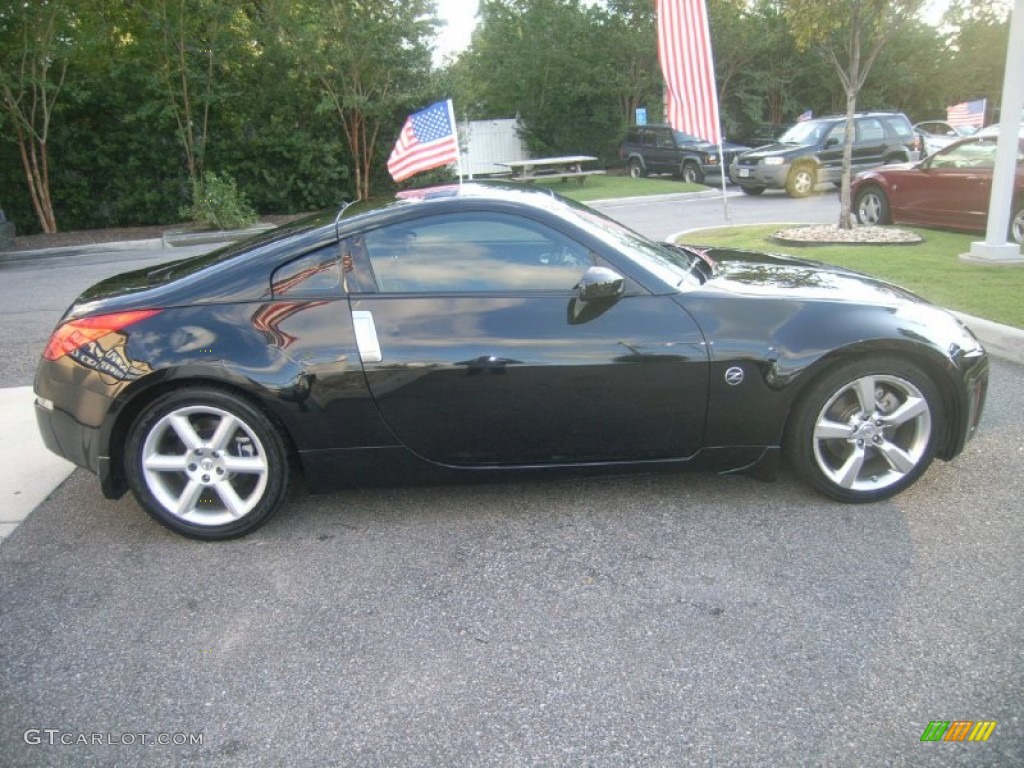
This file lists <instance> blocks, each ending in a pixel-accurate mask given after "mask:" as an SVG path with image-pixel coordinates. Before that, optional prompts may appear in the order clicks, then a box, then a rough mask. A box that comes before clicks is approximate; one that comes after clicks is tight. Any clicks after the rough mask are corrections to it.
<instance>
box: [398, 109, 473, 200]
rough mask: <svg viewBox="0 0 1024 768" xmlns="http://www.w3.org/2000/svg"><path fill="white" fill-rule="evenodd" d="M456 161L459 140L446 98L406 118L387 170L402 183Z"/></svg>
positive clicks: (457, 158)
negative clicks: (418, 174) (421, 173)
mask: <svg viewBox="0 0 1024 768" xmlns="http://www.w3.org/2000/svg"><path fill="white" fill-rule="evenodd" d="M458 162H459V137H458V134H457V133H456V131H455V112H454V110H453V109H452V100H451V99H448V100H447V101H439V102H437V103H436V104H431V105H430V106H429V107H427V108H426V109H421V110H420V111H419V112H415V113H413V114H411V115H409V117H408V118H406V120H405V125H403V126H402V132H401V133H400V134H399V135H398V141H396V142H395V148H394V149H393V150H391V156H390V157H389V158H388V171H390V172H391V177H392V178H393V179H394V180H395V181H404V180H405V179H407V178H409V177H410V176H415V175H416V174H417V173H420V172H422V171H428V170H430V169H431V168H438V167H439V166H442V165H448V164H449V163H458ZM460 177H461V174H460Z"/></svg>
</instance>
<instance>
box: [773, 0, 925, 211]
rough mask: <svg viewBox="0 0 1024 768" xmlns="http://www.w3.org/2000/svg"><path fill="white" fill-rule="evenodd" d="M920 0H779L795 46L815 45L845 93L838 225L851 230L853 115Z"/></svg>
mask: <svg viewBox="0 0 1024 768" xmlns="http://www.w3.org/2000/svg"><path fill="white" fill-rule="evenodd" d="M921 1H922V0H783V6H784V8H785V14H786V17H787V18H788V19H789V23H790V26H791V28H792V30H793V34H794V36H795V38H796V42H797V45H799V46H801V47H809V48H813V49H814V50H815V51H817V52H818V53H819V54H820V55H821V56H822V57H823V58H824V59H825V60H826V61H827V62H828V63H829V64H831V65H832V68H833V69H834V70H835V73H836V74H837V75H838V77H839V80H840V82H841V83H842V86H843V91H844V92H845V94H846V117H847V122H846V140H845V141H844V143H843V180H842V187H841V192H840V206H841V207H840V212H839V227H840V228H842V229H849V228H850V227H851V221H850V166H851V163H852V158H853V138H854V137H853V130H854V128H853V115H854V112H856V110H857V96H858V94H859V93H860V90H861V88H862V87H863V85H864V82H865V80H867V77H868V75H869V74H870V72H871V67H872V65H873V64H874V63H875V60H876V59H877V58H878V55H879V53H880V52H881V50H882V48H883V47H884V46H885V44H886V43H887V42H889V41H890V40H891V39H892V38H893V37H894V36H895V35H896V34H897V33H898V32H899V31H901V30H903V29H905V28H906V26H907V25H908V24H910V23H911V22H913V21H914V20H915V17H916V14H917V11H918V10H919V8H920V5H921Z"/></svg>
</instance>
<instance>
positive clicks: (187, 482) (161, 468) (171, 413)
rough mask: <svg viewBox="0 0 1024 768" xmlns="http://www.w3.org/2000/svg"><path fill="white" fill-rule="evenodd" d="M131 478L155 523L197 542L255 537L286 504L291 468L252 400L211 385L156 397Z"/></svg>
mask: <svg viewBox="0 0 1024 768" xmlns="http://www.w3.org/2000/svg"><path fill="white" fill-rule="evenodd" d="M125 474H126V475H127V478H128V483H129V485H130V486H131V489H132V492H133V493H134V495H135V497H136V499H138V501H139V503H140V504H141V505H142V506H143V508H144V509H145V510H146V512H148V513H149V514H150V515H151V516H152V517H153V518H154V519H155V520H157V522H159V523H161V524H162V525H164V526H166V527H168V528H170V529H171V530H173V531H176V532H177V533H181V534H183V535H185V536H190V537H192V538H197V539H229V538H233V537H236V536H242V535H245V534H247V533H250V532H252V531H253V530H255V529H256V528H258V527H259V526H261V525H263V523H265V522H266V521H267V520H269V519H270V517H271V516H272V515H273V514H274V513H275V512H276V511H277V510H278V509H279V508H280V507H281V505H282V504H283V502H284V497H285V494H286V492H287V489H288V481H289V468H288V462H287V456H286V453H285V448H284V443H283V441H282V438H281V434H280V433H279V432H278V430H277V429H275V427H274V426H273V425H272V424H271V423H270V421H269V419H268V418H267V417H266V415H265V414H264V413H263V412H262V411H260V410H259V409H258V408H257V407H256V406H255V405H253V404H251V403H250V402H248V401H247V400H244V399H242V398H240V397H237V396H235V395H233V394H230V393H228V392H225V391H221V390H218V389H211V388H205V387H203V388H195V389H179V390H174V391H171V392H168V393H166V394H164V395H161V396H160V397H158V398H156V399H155V400H154V401H153V402H152V403H150V404H149V405H148V406H147V407H146V408H145V409H143V411H142V412H141V413H140V414H139V416H138V417H137V418H136V420H135V422H134V424H133V425H132V428H131V430H130V432H129V435H128V440H127V443H126V446H125Z"/></svg>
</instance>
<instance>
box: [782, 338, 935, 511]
mask: <svg viewBox="0 0 1024 768" xmlns="http://www.w3.org/2000/svg"><path fill="white" fill-rule="evenodd" d="M868 399H870V400H871V402H867V403H865V402H864V401H865V400H868ZM942 418H943V407H942V400H941V397H940V396H939V392H938V388H937V387H936V385H935V384H934V382H933V381H932V380H931V378H930V377H929V376H928V374H926V373H925V372H924V371H923V370H922V369H921V368H919V367H918V366H917V365H915V364H914V363H911V362H909V361H905V360H901V359H899V358H896V357H889V356H879V357H877V358H874V359H871V358H868V359H860V360H854V361H851V362H847V363H842V364H839V365H837V366H835V367H833V368H831V369H829V370H828V371H826V372H825V373H824V374H822V375H821V376H820V377H819V378H818V379H817V380H815V381H814V382H813V383H812V384H810V385H809V387H808V390H807V391H806V392H805V393H804V394H803V395H802V396H801V398H800V400H799V401H798V403H797V405H796V406H795V407H794V410H793V413H792V414H791V416H790V422H789V426H788V429H787V431H786V441H785V446H784V448H785V451H786V454H787V456H788V458H789V460H790V462H791V463H792V465H793V466H794V468H795V469H796V470H797V472H798V473H799V474H800V475H801V476H802V477H803V478H804V479H805V480H806V481H807V482H808V483H809V484H810V485H811V486H813V487H814V488H816V489H817V490H818V491H820V492H821V493H823V494H825V495H826V496H830V497H831V498H833V499H838V500H839V501H845V502H853V503H861V502H870V501H880V500H882V499H887V498H889V497H890V496H894V495H895V494H897V493H899V492H900V491H902V490H904V489H905V488H907V487H908V486H909V485H911V484H912V483H913V482H914V481H915V480H917V478H919V477H920V476H921V474H922V473H924V471H925V470H926V469H927V468H928V466H929V465H930V464H931V462H932V459H933V458H934V457H935V451H936V446H937V445H938V441H939V439H940V436H941V435H942V433H943V424H942Z"/></svg>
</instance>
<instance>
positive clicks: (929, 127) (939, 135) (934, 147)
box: [914, 120, 977, 157]
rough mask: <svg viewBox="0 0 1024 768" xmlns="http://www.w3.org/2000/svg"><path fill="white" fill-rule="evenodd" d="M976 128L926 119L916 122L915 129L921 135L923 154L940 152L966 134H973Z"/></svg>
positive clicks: (925, 155)
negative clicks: (960, 126)
mask: <svg viewBox="0 0 1024 768" xmlns="http://www.w3.org/2000/svg"><path fill="white" fill-rule="evenodd" d="M976 130H977V129H976V128H954V127H953V126H952V125H950V124H949V123H947V122H946V121H945V120H925V121H924V122H921V123H915V124H914V131H915V132H916V133H917V135H918V136H920V137H921V156H922V157H927V156H928V155H931V154H934V153H936V152H938V151H939V150H940V149H942V148H943V147H948V146H949V145H950V144H952V143H953V142H954V141H957V140H958V139H962V138H963V137H964V136H970V135H972V134H973V133H974V132H975V131H976Z"/></svg>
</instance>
